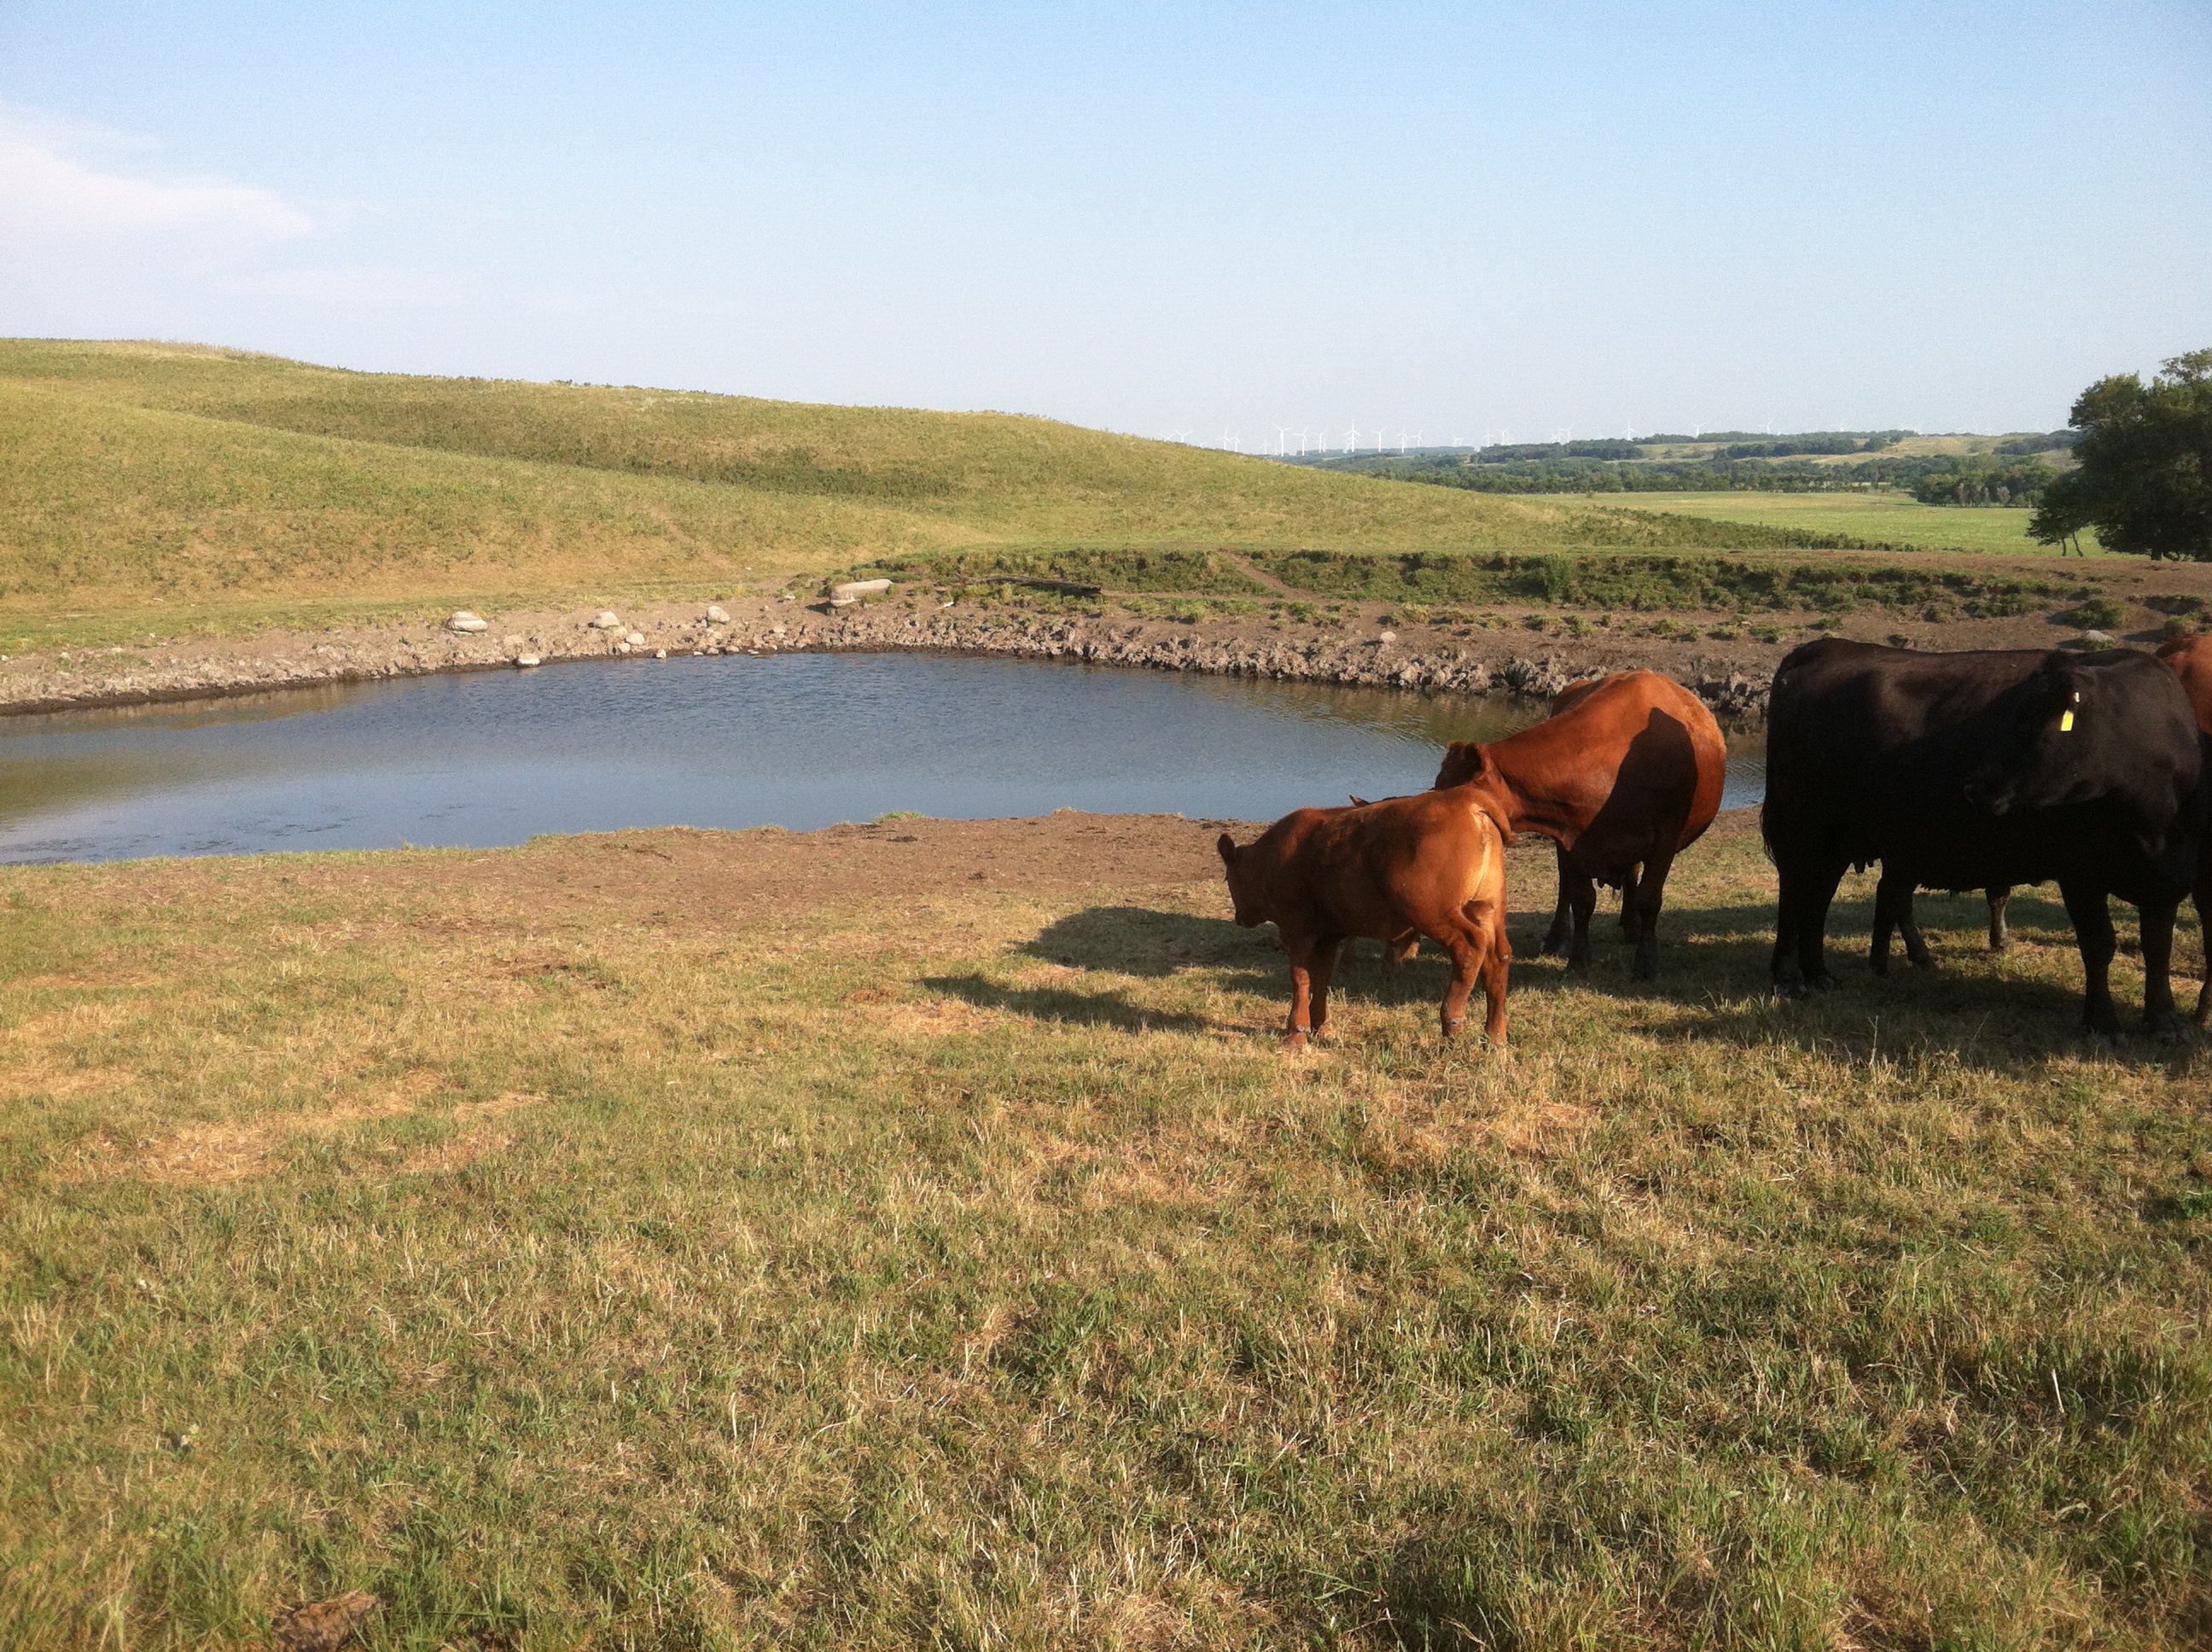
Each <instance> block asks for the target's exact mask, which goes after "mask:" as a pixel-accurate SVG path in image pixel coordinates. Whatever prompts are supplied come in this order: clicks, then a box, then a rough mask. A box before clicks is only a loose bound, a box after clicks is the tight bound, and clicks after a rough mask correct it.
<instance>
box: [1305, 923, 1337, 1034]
mask: <svg viewBox="0 0 2212 1652" xmlns="http://www.w3.org/2000/svg"><path fill="white" fill-rule="evenodd" d="M1336 951H1337V949H1336V948H1335V947H1334V945H1331V946H1327V947H1323V948H1322V949H1321V951H1320V952H1319V953H1318V954H1317V955H1316V957H1315V958H1314V961H1313V969H1312V971H1311V981H1310V992H1311V999H1312V1001H1311V1008H1312V1013H1313V1036H1315V1037H1316V1038H1319V1037H1320V1036H1322V1034H1323V1033H1325V1032H1327V1031H1328V983H1329V980H1330V977H1331V975H1332V974H1333V972H1334V970H1335V969H1336Z"/></svg>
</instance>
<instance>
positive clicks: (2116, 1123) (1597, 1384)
mask: <svg viewBox="0 0 2212 1652" xmlns="http://www.w3.org/2000/svg"><path fill="white" fill-rule="evenodd" d="M668 841H669V840H668V838H667V837H666V836H665V835H653V834H639V835H622V836H617V837H614V838H602V839H582V840H562V841H553V840H546V841H538V842H537V843H533V844H532V845H530V846H527V847H524V848H521V849H517V850H510V851H496V852H439V853H431V852H401V853H380V854H370V855H351V856H328V857H266V858H258V859H241V860H225V861H216V860H208V861H198V862H149V863H141V864H135V865H132V864H125V865H104V866H72V867H55V868H38V869H26V868H9V869H5V870H4V871H0V1028H4V1032H0V1096H5V1097H6V1099H7V1105H6V1107H5V1108H4V1109H0V1176H4V1178H5V1194H4V1198H0V1415H4V1417H5V1418H6V1426H5V1427H4V1428H0V1576H4V1577H5V1578H6V1580H7V1582H6V1586H5V1587H4V1588H0V1643H4V1644H6V1645H8V1646H9V1647H11V1648H21V1649H29V1652H37V1649H46V1648H93V1647H109V1648H120V1647H129V1648H132V1649H143V1652H154V1649H169V1648H185V1647H192V1648H202V1647H216V1646H232V1645H244V1644H258V1643H259V1642H258V1636H259V1635H260V1632H261V1625H263V1624H264V1622H265V1621H266V1618H267V1614H268V1613H270V1611H271V1610H272V1609H274V1608H275V1607H276V1606H279V1605H281V1604H284V1603H288V1602H291V1601H295V1600H302V1599H309V1598H315V1597H319V1596H322V1595H326V1594H334V1593H337V1591H339V1590H341V1589H345V1588H356V1587H358V1588H367V1589H369V1590H371V1591H373V1592H374V1593H376V1594H379V1595H380V1596H381V1597H383V1598H384V1599H385V1600H386V1603H387V1604H386V1607H385V1609H384V1611H383V1612H382V1613H381V1614H380V1616H379V1617H377V1618H376V1619H374V1620H372V1622H371V1624H370V1625H369V1627H368V1637H367V1643H368V1646H370V1647H371V1648H374V1649H399V1648H409V1649H421V1652H430V1649H434V1648H437V1647H440V1646H441V1645H445V1646H453V1647H458V1648H469V1649H492V1648H501V1649H532V1652H537V1649H552V1648H572V1647H595V1648H596V1647H606V1648H616V1647H619V1648H625V1649H664V1648H665V1649H700V1648H713V1647H733V1646H777V1647H784V1646H802V1647H803V1646H820V1647H840V1648H844V1647H854V1646H883V1647H892V1646H899V1647H904V1646H915V1645H941V1646H958V1647H976V1648H981V1647H986V1646H990V1647H1024V1646H1030V1647H1042V1646H1047V1645H1086V1646H1088V1645H1096V1646H1139V1645H1161V1644H1192V1645H1204V1646H1209V1647H1212V1646H1250V1647H1290V1646H1313V1645H1330V1644H1343V1645H1351V1646H1384V1645H1391V1644H1401V1645H1412V1646H1436V1647H1443V1646H1461V1645H1467V1646H1478V1645H1479V1646H1488V1647H1496V1648H1506V1647H1511V1648H1518V1649H1529V1652H1534V1649H1553V1648H1559V1649H1565V1648H1585V1647H1598V1646H1604V1647H1618V1646H1627V1647H1635V1646H1648V1647H1665V1648H1674V1647H1730V1648H1774V1649H1783V1648H1790V1649H1805V1648H1828V1647H1844V1646H1855V1647H1866V1648H1875V1647H1881V1648H1934V1647H1958V1648H1967V1647H1976V1648H1999V1647H2003V1648H2046V1647H2047V1648H2057V1647H2062V1646H2063V1647H2069V1648H2073V1647H2087V1646H2104V1647H2116V1648H2117V1647H2128V1648H2150V1647H2177V1648H2178V1647H2182V1646H2191V1645H2202V1644H2203V1643H2204V1641H2205V1638H2206V1637H2207V1636H2208V1634H2212V1582H2208V1579H2212V1527H2208V1523H2207V1512H2206V1511H2207V1509H2208V1507H2212V1351H2208V1349H2207V1345H2206V1342H2205V1339H2204V1337H2203V1327H2204V1325H2205V1323H2206V1322H2207V1319H2208V1315H2212V1274H2208V1272H2207V1269H2206V1266H2205V1263H2206V1259H2207V1257H2208V1255H2212V1111H2208V1106H2207V1102H2206V1096H2207V1090H2206V1085H2205V1082H2204V1074H2203V1067H2202V1066H2201V1062H2192V1061H2191V1060H2166V1059H2152V1058H2149V1057H2147V1056H2143V1055H2141V1054H2138V1055H2136V1056H2133V1057H2130V1058H2115V1057H2112V1056H2109V1055H2106V1054H2095V1053H2092V1052H2090V1051H2088V1050H2087V1049H2085V1048H2083V1047H2082V1045H2081V1043H2079V1042H2077V1040H2076V1038H2075V1034H2074V1028H2075V1017H2076V1014H2077V1009H2078V1000H2077V999H2076V996H2075V993H2076V986H2077V970H2076V966H2075V963H2074V961H2073V957H2072V953H2071V949H2070V947H2069V945H2068V944H2066V938H2065V934H2064V929H2063V917H2062V915H2061V914H2060V913H2059V912H2058V911H2057V908H2055V906H2054V905H2053V904H2052V903H2051V902H2046V901H2043V900H2040V899H2033V898H2023V899H2022V900H2021V901H2020V902H2016V904H2015V923H2016V926H2017V927H2018V930H2019V932H2020V933H2021V944H2019V945H2018V946H2017V948H2016V950H2015V951H2013V952H2012V953H2011V954H2009V955H2008V956H2006V957H2002V958H1996V959H1992V958H1990V957H1988V956H1986V955H1985V954H1984V953H1983V952H1982V951H1980V950H1979V949H1978V944H1977V931H1978V910H1977V909H1976V905H1975V904H1974V903H1970V902H1952V901H1945V900H1937V899H1929V900H1926V901H1924V902H1923V917H1924V919H1925V920H1927V921H1928V923H1929V927H1930V929H1931V931H1932V932H1933V934H1934V938H1935V940H1936V945H1937V948H1938V950H1939V952H1940V954H1941V956H1942V967H1941V968H1940V969H1939V970H1937V971H1936V972H1935V973H1934V974H1932V975H1919V974H1914V973H1909V972H1908V973H1905V974H1901V975H1898V976H1896V977H1893V979H1891V980H1889V981H1887V982H1876V981H1873V980H1871V979H1870V978H1869V976H1868V975H1867V974H1866V972H1865V969H1864V967H1863V964H1862V965H1851V964H1848V963H1847V964H1845V965H1844V971H1843V973H1844V975H1845V977H1846V985H1845V986H1844V987H1843V988H1842V989H1841V990H1839V991H1838V992H1836V993H1833V994H1832V995H1830V996H1828V997H1826V998H1824V999H1821V1000H1820V1001H1818V1002H1816V1003H1812V1004H1802V1005H1800V1004H1777V1003H1775V1002H1773V1001H1771V999H1769V998H1768V997H1767V996H1766V994H1765V992H1764V991H1763V983H1764V969H1765V945H1766V934H1765V931H1766V926H1767V923H1768V921H1769V914H1770V905H1769V902H1770V900H1771V884H1770V880H1769V875H1768V872H1767V871H1766V868H1765V863H1764V862H1763V860H1762V859H1760V857H1759V853H1758V849H1757V847H1756V841H1755V838H1753V837H1752V836H1750V835H1747V834H1742V833H1738V834H1737V835H1734V836H1731V837H1729V838H1728V839H1727V840H1726V841H1713V842H1709V843H1708V844H1706V845H1705V846H1701V847H1699V848H1698V849H1696V850H1693V851H1692V853H1690V854H1689V855H1688V856H1686V857H1685V859H1684V861H1683V862H1682V863H1681V865H1680V867H1679V868H1678V871H1677V879H1676V882H1675V884H1674V887H1673V889H1672V890H1670V895H1671V896H1672V900H1671V906H1670V910H1669V912H1668V915H1667V918H1666V931H1665V932H1666V936H1667V945H1666V948H1665V951H1664V952H1663V955H1662V968H1663V969H1664V972H1665V973H1664V979H1663V980H1662V981H1661V982H1660V983H1659V985H1658V986H1657V987H1656V988H1642V987H1632V986H1631V985H1630V984H1629V983H1628V981H1626V976H1625V973H1624V970H1623V968H1622V963H1621V959H1620V957H1619V956H1618V954H1619V951H1620V949H1619V948H1617V947H1616V946H1614V945H1613V944H1612V943H1611V942H1610V940H1609V939H1608V940H1607V941H1606V942H1605V943H1604V944H1602V945H1601V949H1600V960H1599V964H1598V967H1597V969H1596V970H1595V973H1594V974H1593V975H1591V976H1590V977H1589V978H1588V979H1586V980H1575V979H1570V978H1568V977H1567V976H1565V975H1563V973H1562V972H1561V970H1560V969H1559V966H1558V965H1556V964H1555V963H1549V962H1537V961H1534V960H1533V959H1531V958H1528V957H1526V954H1527V952H1528V951H1530V950H1531V949H1530V947H1529V945H1528V942H1529V933H1528V926H1526V925H1525V924H1522V925H1516V944H1517V945H1519V946H1520V947H1521V948H1522V951H1523V954H1524V956H1523V958H1522V961H1521V962H1520V963H1517V964H1516V969H1515V981H1514V993H1513V998H1512V1036H1513V1038H1514V1040H1515V1048H1514V1051H1513V1053H1512V1054H1511V1055H1510V1058H1501V1057H1499V1056H1498V1055H1496V1054H1490V1053H1486V1052H1485V1051H1484V1050H1482V1049H1481V1048H1478V1047H1475V1046H1472V1045H1468V1046H1462V1047H1459V1048H1449V1049H1447V1048H1441V1047H1440V1046H1439V1044H1438V1042H1437V1039H1436V1036H1435V1034H1434V1031H1433V998H1434V996H1435V995H1436V993H1437V989H1438V984H1439V983H1438V977H1437V970H1436V967H1435V965H1434V963H1431V962H1427V961H1423V962H1421V963H1417V964H1416V965H1415V966H1414V967H1413V969H1412V970H1411V971H1410V972H1409V973H1408V975H1407V976H1406V977H1405V978H1404V980H1403V981H1402V982H1401V983H1399V984H1395V985H1392V986H1388V987H1383V986H1380V985H1378V979H1379V978H1378V977H1377V976H1376V975H1374V974H1373V970H1374V965H1373V963H1371V962H1370V963H1366V964H1364V965H1363V966H1362V967H1361V969H1359V971H1358V972H1357V974H1356V975H1355V977H1354V980H1353V987H1354V991H1353V992H1352V995H1351V998H1350V1000H1349V1002H1348V1003H1346V1005H1344V1006H1343V1008H1342V1010H1341V1011H1340V1016H1341V1021H1340V1029H1339V1033H1338V1036H1337V1037H1336V1038H1335V1040H1334V1042H1333V1043H1332V1044H1331V1045H1330V1046H1329V1047H1328V1048H1326V1049H1325V1050H1323V1051H1322V1052H1321V1053H1319V1054H1316V1055H1313V1056H1311V1057H1310V1058H1305V1059H1289V1060H1286V1059H1285V1058H1284V1057H1282V1056H1280V1055H1279V1054H1277V1053H1276V1051H1275V1048H1274V1047H1273V1039H1272V1036H1271V1035H1270V1030H1269V1029H1270V1028H1271V1026H1272V1024H1273V1023H1274V1021H1275V1020H1276V1019H1277V1017H1279V1013H1280V1010H1281V1005H1282V1002H1283V997H1284V991H1283V988H1284V982H1283V969H1282V964H1281V961H1280V958H1279V955H1277V954H1275V953H1273V951H1270V950H1269V948H1268V947H1267V944H1266V943H1265V941H1264V940H1263V939H1262V938H1261V937H1259V936H1256V935H1254V934H1251V933H1249V932H1243V931H1240V930H1237V929H1236V928H1235V927H1234V926H1231V924H1229V923H1228V922H1227V921H1226V919H1225V904H1224V900H1223V896H1222V894H1221V892H1220V891H1219V890H1218V888H1216V887H1214V886H1212V884H1200V885H1194V886H1191V887H1188V888H1170V889H1152V888H1144V889H1129V890H1106V889H1101V890H1094V891H1092V892H1091V893H1090V894H1088V895H1086V896H1073V897H1055V898H1046V897H1042V896H1018V895H1013V894H1005V893H1001V894H994V893H991V892H989V891H988V890H986V889H984V888H982V887H981V886H979V887H978V890H977V892H975V893H974V894H972V895H944V896H899V895H897V894H896V893H895V892H885V891H878V892H874V893H872V894H871V895H869V896H865V897H864V896H860V895H859V894H857V893H856V894H855V895H854V896H853V897H851V898H849V899H844V900H838V901H832V902H829V903H827V904H817V905H812V906H803V907H802V906H790V907H785V908H777V909H768V908H763V909H762V910H761V911H760V912H759V913H758V914H757V916H756V917H754V918H751V919H745V920H739V919H735V918H719V919H713V920H708V919H705V918H702V917H701V916H700V915H699V914H698V913H697V912H696V911H694V910H692V909H691V908H690V907H689V905H688V903H685V902H661V903H657V904H656V903H648V902H635V901H632V900H629V899H627V898H625V897H624V896H623V894H622V890H623V887H624V885H623V879H622V877H621V875H620V873H619V870H618V869H619V867H620V866H621V865H623V863H625V862H628V861H629V860H631V859H633V858H635V857H640V856H645V857H650V856H651V855H653V854H655V853H659V852H660V847H661V846H663V845H665V844H667V843H668ZM1514 861H1515V865H1514V877H1515V879H1516V884H1515V887H1516V904H1517V905H1518V906H1519V907H1520V908H1522V909H1523V910H1529V909H1534V908H1548V906H1549V891H1548V889H1547V886H1546V884H1547V877H1548V871H1549V862H1548V857H1546V856H1542V855H1536V854H1527V855H1518V854H1516V856H1515V857H1514ZM516 865H526V866H527V867H528V869H529V870H530V871H531V872H532V878H534V879H535V884H536V886H537V887H538V888H539V889H541V890H544V891H546V892H545V893H544V895H543V896H541V897H540V898H538V899H534V900H531V901H520V900H516V899H513V898H509V897H508V896H503V895H502V894H501V892H500V890H501V887H502V886H503V885H502V881H501V880H502V878H503V877H504V875H505V872H506V871H508V870H512V869H513V868H514V867H515V866H516ZM1867 892H1868V891H1867V889H1866V886H1865V884H1863V883H1858V884H1854V885H1853V886H1852V887H1851V888H1850V890H1848V891H1847V894H1848V895H1849V896H1850V901H1849V902H1848V903H1847V904H1846V905H1845V907H1844V908H1842V909H1841V911H1840V913H1839V917H1838V931H1839V932H1843V933H1844V936H1845V937H1846V938H1847V939H1846V944H1849V941H1848V937H1849V935H1850V932H1852V931H1853V930H1854V928H1856V930H1857V932H1858V933H1859V934H1861V935H1863V932H1864V925H1865V921H1866V896H1867ZM2183 949H2184V956H2185V957H2186V958H2188V959H2190V960H2191V961H2193V960H2194V959H2195V957H2196V956H2197V953H2196V936H2195V934H2194V932H2193V931H2192V932H2191V933H2190V934H2188V935H2187V936H2186V937H2185V940H2184V942H2183ZM2125 965H2126V960H2125V959H2123V961H2122V971H2121V974H2122V976H2123V978H2124V979H2127V978H2128V977H2129V975H2130V972H2129V971H2128V970H2127V969H2126V967H2125ZM2132 984H2133V983H2132V981H2130V986H2132Z"/></svg>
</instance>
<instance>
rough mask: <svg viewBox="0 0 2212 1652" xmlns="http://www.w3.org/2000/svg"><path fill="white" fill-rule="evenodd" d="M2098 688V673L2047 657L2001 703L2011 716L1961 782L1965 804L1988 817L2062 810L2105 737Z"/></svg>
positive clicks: (2056, 656)
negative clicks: (2040, 810)
mask: <svg viewBox="0 0 2212 1652" xmlns="http://www.w3.org/2000/svg"><path fill="white" fill-rule="evenodd" d="M2096 688H2097V675H2096V673H2094V672H2093V671H2083V670H2081V667H2080V666H2079V665H2077V664H2076V663H2075V661H2074V660H2071V659H2068V658H2067V657H2066V656H2065V655H2063V654H2053V655H2051V656H2050V658H2049V659H2047V660H2046V661H2045V664H2044V665H2043V668H2042V669H2041V670H2040V671H2037V672H2036V673H2035V675H2034V676H2033V677H2029V678H2028V679H2027V681H2026V682H2024V683H2021V685H2020V687H2019V688H2018V689H2016V690H2015V691H2014V692H2013V693H2012V694H2011V695H2008V696H2006V698H2007V701H2008V705H2007V708H2006V709H2007V711H2008V713H2009V716H2008V720H2006V721H2005V722H2004V723H2003V724H2002V726H2001V727H2000V728H1999V729H1998V730H1997V732H1996V738H1995V739H1994V740H1993V741H1992V742H1991V743H1990V748H1989V750H1988V752H1987V753H1986V754H1985V756H1984V758H1983V760H1982V762H1981V763H1980V765H1979V766H1978V768H1975V770H1974V771H1973V773H1972V774H1969V775H1968V776H1967V777H1966V787H1965V791H1966V801H1967V802H1968V803H1971V804H1972V805H1974V806H1975V807H1976V808H1978V809H1984V810H1986V811H1989V812H1990V814H1992V815H2003V814H2009V813H2011V812H2012V811H2014V810H2015V809H2034V808H2049V807H2053V806H2056V805H2060V804H2063V803H2065V802H2067V801H2068V800H2069V799H2070V798H2071V796H2072V795H2073V793H2074V792H2075V790H2076V788H2077V787H2078V784H2079V782H2080V780H2081V775H2082V774H2083V771H2084V769H2085V767H2086V763H2085V759H2086V758H2087V756H2089V754H2090V753H2091V752H2092V751H2093V750H2094V749H2095V747H2096V745H2097V744H2098V743H2099V741H2100V738H2105V737H2106V735H2107V734H2108V732H2109V731H2108V730H2107V729H2106V727H2105V726H2103V713H2102V709H2101V708H2100V706H2099V705H2098V701H2099V699H2100V695H2098V694H2097V693H2096Z"/></svg>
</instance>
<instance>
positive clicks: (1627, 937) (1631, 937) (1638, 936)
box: [1620, 832, 1681, 981]
mask: <svg viewBox="0 0 2212 1652" xmlns="http://www.w3.org/2000/svg"><path fill="white" fill-rule="evenodd" d="M1680 835H1681V834H1680V832H1677V833H1676V834H1675V836H1677V837H1680ZM1667 859H1668V860H1672V859H1674V857H1673V856H1672V855H1669V856H1668V857H1667ZM1639 874H1641V876H1640V877H1639ZM1650 876H1651V868H1650V866H1631V867H1630V868H1629V869H1628V870H1627V871H1626V872H1623V873H1622V874H1621V878H1620V938H1621V939H1622V940H1623V941H1625V942H1626V943H1627V944H1629V945H1631V946H1637V945H1640V944H1642V942H1643V939H1644V936H1645V935H1646V934H1647V933H1648V932H1649V926H1646V925H1645V924H1644V907H1643V903H1642V902H1639V901H1638V899H1637V898H1636V896H1637V891H1638V890H1639V889H1640V888H1641V887H1642V886H1643V882H1644V880H1645V879H1648V878H1650ZM1659 881H1660V882H1661V883H1662V884H1663V883H1665V882H1666V881H1667V872H1666V869H1665V867H1664V865H1661V869H1660V872H1659ZM1653 909H1654V910H1655V911H1656V909H1657V908H1653ZM1641 956H1642V955H1641V954H1640V953H1639V954H1638V957H1641ZM1637 979H1638V981H1642V980H1644V979H1645V977H1644V976H1642V975H1638V977H1637Z"/></svg>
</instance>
